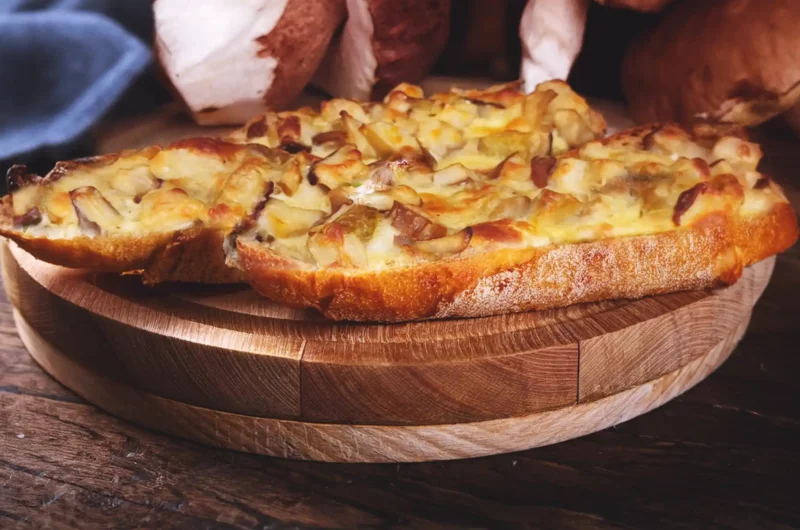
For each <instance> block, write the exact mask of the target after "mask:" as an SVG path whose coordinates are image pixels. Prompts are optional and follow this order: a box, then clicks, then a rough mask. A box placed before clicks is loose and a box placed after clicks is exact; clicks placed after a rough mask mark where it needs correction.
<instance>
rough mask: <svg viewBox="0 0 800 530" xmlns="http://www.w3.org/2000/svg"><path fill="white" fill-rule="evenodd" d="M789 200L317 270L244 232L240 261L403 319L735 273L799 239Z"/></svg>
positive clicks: (295, 300) (296, 285)
mask: <svg viewBox="0 0 800 530" xmlns="http://www.w3.org/2000/svg"><path fill="white" fill-rule="evenodd" d="M797 235H798V228H797V218H796V216H795V214H794V211H793V210H792V208H791V206H789V205H788V204H780V205H778V206H777V207H776V208H775V209H774V210H773V211H772V212H771V213H770V214H769V215H767V216H765V217H762V218H758V219H754V220H736V221H733V220H731V219H730V218H728V217H725V216H723V215H721V214H712V215H710V216H708V217H706V218H705V219H703V220H702V221H700V222H698V223H696V224H694V225H692V226H690V227H686V228H680V229H677V230H674V231H669V232H664V233H660V234H655V235H643V236H635V237H628V238H620V239H607V240H602V241H596V242H588V243H581V244H567V245H558V246H552V247H546V248H540V249H504V250H498V251H496V252H493V253H491V254H485V255H480V256H475V257H472V258H468V259H463V260H452V261H442V262H438V263H430V264H425V265H422V266H418V267H409V268H403V269H394V270H391V269H390V270H386V271H382V272H369V273H361V274H358V273H356V274H347V272H346V270H343V269H339V270H337V269H327V270H321V271H309V270H303V269H298V268H293V267H294V265H293V264H292V263H290V262H288V261H286V260H284V259H283V258H280V257H278V256H276V255H275V254H273V253H271V252H269V251H264V250H262V249H260V248H259V247H258V246H256V245H252V244H248V243H244V242H241V241H240V242H238V244H237V249H238V262H239V266H240V267H241V268H242V269H243V270H244V272H245V276H246V277H247V280H248V281H249V282H250V283H251V284H252V286H253V287H254V288H255V289H256V290H257V291H258V292H260V293H261V294H262V295H264V296H267V297H268V298H270V299H272V300H275V301H277V302H281V303H285V304H288V305H291V306H295V307H313V308H315V309H317V310H319V311H320V312H322V313H323V314H324V315H325V316H326V317H328V318H331V319H334V320H356V321H383V322H399V321H405V320H420V319H427V318H447V317H480V316H489V315H495V314H500V313H512V312H520V311H528V310H541V309H547V308H552V307H558V306H566V305H571V304H575V303H581V302H592V301H598V300H604V299H612V298H639V297H642V296H647V295H653V294H661V293H666V292H673V291H680V290H689V289H702V288H708V287H715V286H720V285H729V284H732V283H735V282H736V280H738V278H739V277H740V276H741V272H742V268H743V267H744V266H745V265H749V264H751V263H754V262H756V261H759V260H761V259H764V258H766V257H768V256H771V255H773V254H776V253H777V252H780V251H782V250H785V249H786V248H788V247H789V246H791V245H792V244H794V242H795V241H796V239H797Z"/></svg>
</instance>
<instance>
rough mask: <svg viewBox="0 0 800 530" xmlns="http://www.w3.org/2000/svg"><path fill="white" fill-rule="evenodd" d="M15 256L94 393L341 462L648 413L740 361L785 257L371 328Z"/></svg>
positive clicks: (151, 416)
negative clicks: (567, 300) (687, 280)
mask: <svg viewBox="0 0 800 530" xmlns="http://www.w3.org/2000/svg"><path fill="white" fill-rule="evenodd" d="M1 255H2V272H3V279H4V284H5V285H6V286H7V288H8V292H9V298H10V300H11V302H12V304H13V305H14V307H15V321H16V323H17V326H18V328H19V329H20V333H21V335H22V337H23V340H24V341H25V344H26V346H28V349H29V350H30V351H31V353H32V355H33V356H34V358H36V360H37V361H38V362H39V363H40V364H41V365H42V366H43V367H45V369H46V370H47V371H48V372H50V373H51V374H52V375H53V376H54V377H56V379H58V380H59V381H61V382H63V383H64V384H66V385H67V386H68V387H70V388H72V389H73V390H75V391H76V392H78V394H80V395H82V396H84V397H86V398H87V399H89V400H90V401H92V402H93V403H96V404H98V405H100V406H101V407H103V408H106V409H107V410H110V411H112V412H114V413H115V414H118V415H120V416H122V417H123V418H128V419H131V420H133V421H136V422H139V423H142V424H144V425H148V426H151V427H154V428H157V429H159V430H163V431H166V432H170V433H172V434H177V435H179V436H185V437H189V438H192V439H196V440H199V441H202V442H205V443H209V444H213V445H221V446H224V447H232V448H235V449H241V450H247V451H254V452H262V453H265V454H271V455H279V456H288V457H292V458H303V459H309V458H310V459H320V460H342V461H414V460H432V459H447V458H463V457H469V456H478V455H484V454H491V453H494V452H500V451H510V450H518V449H524V448H528V447H533V446H537V445H542V444H546V443H553V442H555V441H560V440H564V439H568V438H572V437H575V436H579V435H582V434H586V433H588V432H592V431H594V430H597V429H599V428H603V427H606V426H608V425H612V424H616V423H618V422H619V421H624V419H627V418H629V417H632V416H635V415H637V414H640V413H642V412H644V411H647V410H649V409H650V408H652V407H654V406H657V405H658V404H661V403H663V402H664V401H665V400H667V399H669V398H671V397H673V396H674V395H677V394H678V393H680V392H682V391H683V390H685V389H686V388H688V387H690V386H692V385H693V384H695V383H696V382H697V381H698V380H700V379H702V378H703V377H705V376H706V375H707V374H708V373H709V372H710V371H711V370H713V369H714V368H715V367H716V366H718V364H719V363H720V362H722V360H724V358H726V357H727V355H728V353H730V351H731V350H732V348H733V347H734V346H735V344H736V342H737V341H738V339H739V338H740V336H741V333H742V331H743V329H744V328H743V326H745V325H746V323H747V321H748V319H749V315H750V312H751V310H752V307H753V304H754V303H755V301H756V300H757V299H758V296H759V295H760V293H761V291H762V290H763V288H764V287H765V286H766V284H767V282H768V281H769V278H770V275H771V272H772V268H773V264H774V259H769V260H766V261H764V262H762V263H759V264H757V265H755V266H753V267H750V268H748V269H747V270H746V272H745V274H744V275H743V277H742V279H741V280H740V281H739V282H738V283H737V284H736V285H734V286H732V287H730V288H727V289H723V290H717V291H710V290H709V291H696V292H685V293H672V294H668V295H663V296H660V297H655V298H646V299H642V300H627V301H625V300H620V301H610V302H602V303H598V304H583V305H576V306H571V307H568V308H562V309H554V310H551V311H543V312H528V313H521V314H516V315H501V316H495V317H487V318H478V319H460V320H441V321H428V322H414V323H406V324H356V323H346V322H344V323H334V322H327V321H324V320H323V319H321V318H320V317H319V316H318V315H316V314H314V313H312V312H305V311H284V310H283V309H282V308H280V307H279V306H275V305H274V304H272V303H271V302H269V301H268V300H266V299H262V298H256V299H254V298H253V297H252V292H251V291H250V290H249V289H247V288H246V287H241V286H228V287H219V286H214V287H203V286H170V285H162V286H159V287H156V288H151V287H147V286H143V285H141V283H140V282H139V280H138V279H137V278H135V277H119V276H116V275H105V274H94V273H89V272H86V271H76V270H70V269H65V268H62V267H57V266H54V265H50V264H47V263H44V262H40V261H38V260H35V259H34V258H32V257H31V256H30V255H29V254H27V253H25V252H24V251H22V250H20V249H19V248H17V247H16V246H13V245H5V246H4V247H3V249H2V254H1ZM239 299H241V303H238V302H237V300H239ZM201 301H202V302H201ZM270 307H271V309H270ZM76 330H80V331H79V332H77V331H76ZM87 337H91V340H87ZM637 401H638V402H637Z"/></svg>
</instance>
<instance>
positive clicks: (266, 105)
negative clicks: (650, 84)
mask: <svg viewBox="0 0 800 530" xmlns="http://www.w3.org/2000/svg"><path fill="white" fill-rule="evenodd" d="M153 11H154V15H155V32H156V38H155V52H156V56H157V57H158V60H159V63H160V65H161V67H162V69H163V70H164V72H165V74H166V76H167V77H168V79H169V82H170V83H171V84H172V85H173V86H174V88H175V91H176V92H177V93H178V95H179V96H180V98H181V99H182V100H183V101H184V102H185V104H186V106H187V107H188V108H189V110H190V111H191V113H192V116H193V117H194V119H195V121H197V122H198V123H200V124H201V125H214V124H217V125H218V124H238V123H244V122H246V121H247V120H248V119H250V118H251V117H252V116H253V115H255V114H258V113H260V112H263V111H264V110H267V109H270V110H274V109H282V108H285V107H286V106H288V105H289V104H291V103H292V101H293V100H294V99H295V98H296V97H297V96H298V95H299V94H300V92H301V91H302V90H303V88H304V87H305V86H306V84H307V83H308V82H309V81H310V80H311V78H312V77H313V75H314V72H315V71H316V70H317V67H318V66H319V64H320V62H321V61H322V58H323V57H324V55H325V51H326V49H327V47H328V43H329V42H330V39H331V37H332V36H333V34H334V32H335V31H336V29H337V28H338V27H339V25H340V23H341V22H342V20H343V19H344V16H345V5H344V0H246V1H245V0H237V1H231V0H192V1H191V2H187V1H186V0H156V1H155V3H154V4H153Z"/></svg>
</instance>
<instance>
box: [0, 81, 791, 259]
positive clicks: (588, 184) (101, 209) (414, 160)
mask: <svg viewBox="0 0 800 530" xmlns="http://www.w3.org/2000/svg"><path fill="white" fill-rule="evenodd" d="M603 128H604V124H603V121H602V118H601V117H599V115H597V114H596V113H594V112H593V111H592V110H591V109H590V108H589V107H588V105H587V104H586V102H585V101H584V100H583V99H582V98H580V97H579V96H577V95H576V94H575V93H574V92H572V91H571V90H570V89H569V87H567V86H566V85H565V84H564V83H560V82H550V83H542V84H540V85H539V86H538V88H537V90H536V91H535V92H534V93H532V94H529V95H525V94H522V93H520V92H518V91H516V90H514V89H512V88H511V87H508V86H499V87H494V88H491V89H488V90H485V91H467V92H461V91H453V92H451V93H449V94H437V95H434V96H431V97H430V98H428V99H423V98H422V93H421V91H420V90H419V88H418V87H413V86H410V85H401V86H399V87H398V88H397V89H395V90H394V91H392V92H391V93H390V94H389V95H388V96H387V97H386V99H385V100H384V102H383V103H381V104H375V103H363V104H362V103H356V102H353V101H348V100H331V101H329V102H326V103H325V104H323V105H322V108H321V110H320V112H318V113H317V112H314V111H312V110H310V109H301V110H299V111H294V112H284V113H271V114H267V115H264V116H261V117H259V118H257V119H255V120H253V121H252V122H251V123H249V124H248V125H247V126H246V127H244V128H243V129H241V130H239V131H237V132H235V133H234V134H232V135H231V136H230V137H229V138H228V139H227V140H225V141H222V140H211V139H193V140H186V141H182V142H178V143H176V144H174V145H171V146H169V147H166V148H164V149H161V148H157V147H153V148H149V149H145V150H143V151H138V152H128V153H122V154H121V155H118V156H111V157H101V158H98V159H93V160H88V161H76V162H70V163H62V164H60V165H59V166H58V167H57V168H56V169H55V170H54V171H53V172H51V174H50V175H48V176H47V177H46V178H44V179H39V180H35V179H34V180H33V181H32V182H30V183H29V184H27V185H25V186H23V187H21V188H20V189H18V190H17V191H15V192H14V193H13V195H12V201H11V204H12V208H13V216H14V218H13V220H12V222H13V223H14V226H15V229H16V230H19V231H21V232H24V233H26V234H29V235H31V236H40V237H48V238H72V237H76V236H80V235H88V236H92V237H96V236H100V235H108V236H114V235H117V234H128V235H139V234H142V233H154V232H170V231H176V230H181V229H184V228H187V227H190V226H193V225H197V224H201V225H206V226H209V227H211V228H213V229H215V230H220V231H222V232H224V233H226V234H232V235H233V236H234V237H235V238H240V239H243V240H246V241H250V242H254V243H256V244H259V245H262V246H264V247H265V248H268V249H270V250H271V251H272V252H274V253H276V254H278V255H280V256H283V257H284V258H287V259H289V260H293V261H295V262H296V264H297V265H299V266H305V267H312V268H313V267H346V268H354V269H359V270H363V269H382V268H387V267H401V266H408V265H412V264H415V263H420V262H426V261H433V260H439V259H447V258H454V257H462V256H464V257H465V256H469V255H474V254H475V253H480V252H487V251H491V250H492V249H497V248H508V247H539V246H545V245H551V244H564V243H579V242H584V241H591V240H596V239H601V238H608V237H626V236H635V235H641V234H652V233H658V232H663V231H667V230H674V229H677V228H679V227H681V226H686V225H689V224H691V223H694V222H697V221H698V220H700V219H701V218H703V217H704V216H707V215H709V214H711V213H714V212H724V213H725V214H738V215H748V216H749V215H763V214H764V213H766V212H768V211H769V210H770V209H771V208H772V207H773V206H774V205H775V204H776V203H778V202H785V201H786V199H785V197H784V196H783V194H782V192H781V190H780V188H779V187H778V186H777V185H775V184H774V183H772V182H771V181H770V180H769V179H766V178H765V177H763V176H762V175H761V174H760V173H758V171H757V170H756V166H757V164H758V162H759V160H760V157H761V152H760V149H759V148H758V146H757V145H755V144H751V143H748V142H746V141H744V140H741V139H739V138H737V137H735V136H726V135H724V134H716V135H715V134H714V131H705V132H704V133H703V134H702V135H699V134H696V133H695V132H687V131H685V130H682V129H680V128H678V127H675V126H663V127H653V128H650V129H641V130H637V131H632V132H631V133H629V134H627V135H617V136H615V137H612V138H611V139H608V140H599V139H598V138H599V137H600V135H601V134H602V132H603ZM226 248H227V247H226ZM230 248H231V249H235V245H232V246H230ZM233 252H234V253H235V250H233Z"/></svg>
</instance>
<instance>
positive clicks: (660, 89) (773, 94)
mask: <svg viewBox="0 0 800 530" xmlns="http://www.w3.org/2000/svg"><path fill="white" fill-rule="evenodd" d="M798 22H800V2H797V1H796V0H771V1H769V2H764V1H762V0H727V1H726V0H705V1H704V2H682V3H679V4H676V5H675V6H674V8H671V9H670V10H669V11H668V12H667V13H666V15H665V17H664V19H663V20H662V21H661V22H660V23H659V25H658V26H657V27H656V28H655V29H654V30H653V31H652V32H651V33H649V34H647V35H643V36H642V37H641V38H640V39H636V40H635V41H634V42H632V43H631V45H630V47H629V48H628V50H627V51H626V54H625V57H624V59H623V66H622V84H623V89H624V91H625V95H626V98H627V100H628V103H629V105H630V108H631V111H632V114H633V116H634V117H635V118H636V119H637V120H638V121H640V122H651V121H663V120H678V121H684V122H687V121H692V120H696V119H710V120H718V121H724V122H732V123H738V124H740V125H745V126H748V125H756V124H758V123H761V122H763V121H766V120H767V119H769V118H771V117H773V116H775V115H777V114H779V113H781V112H783V111H784V110H786V109H788V108H790V107H791V106H793V105H794V104H795V103H796V102H797V101H798V99H800V32H799V31H797V23H798Z"/></svg>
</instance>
